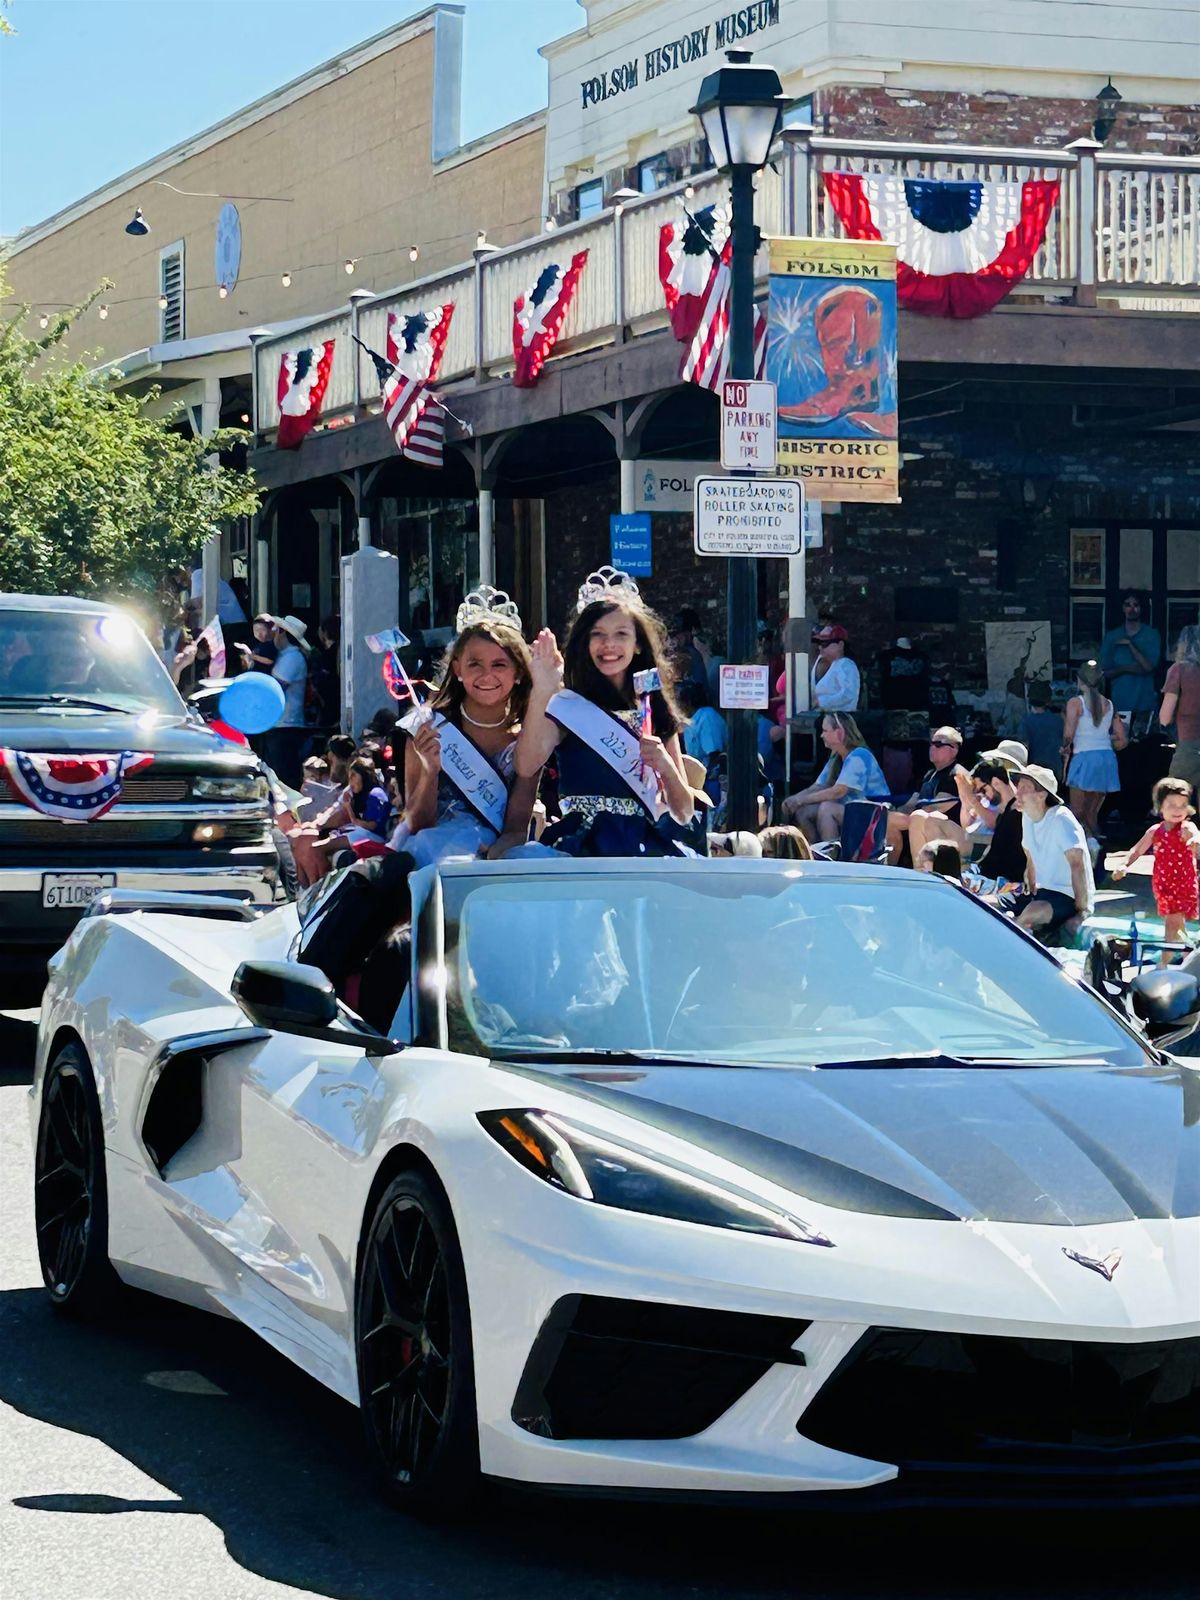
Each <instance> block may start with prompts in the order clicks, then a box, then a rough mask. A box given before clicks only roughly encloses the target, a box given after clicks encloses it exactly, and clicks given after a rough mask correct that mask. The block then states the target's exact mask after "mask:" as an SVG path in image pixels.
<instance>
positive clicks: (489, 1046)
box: [414, 860, 1164, 1071]
mask: <svg viewBox="0 0 1200 1600" xmlns="http://www.w3.org/2000/svg"><path fill="white" fill-rule="evenodd" d="M533 865H534V863H523V864H522V866H523V867H526V868H527V867H529V866H533ZM556 865H557V864H556ZM563 865H564V866H567V863H565V862H564V863H563ZM465 866H466V864H465V863H464V868H465ZM487 866H488V868H489V870H487V871H481V872H478V873H471V872H470V871H469V870H463V869H459V870H456V871H452V872H451V873H449V874H444V875H443V876H442V888H443V918H444V920H443V940H442V947H441V949H440V950H439V952H438V954H437V958H436V959H437V962H438V965H439V968H440V972H441V985H440V986H441V989H442V997H443V1005H444V1017H445V1032H444V1034H443V1038H445V1039H446V1041H447V1044H448V1047H449V1048H450V1049H451V1050H452V1051H456V1052H460V1053H463V1054H469V1055H473V1056H484V1057H486V1058H488V1059H491V1060H495V1061H496V1062H497V1063H502V1062H503V1061H504V1060H505V1059H512V1060H514V1061H516V1060H518V1059H520V1060H525V1061H528V1060H529V1059H531V1055H532V1054H537V1057H538V1059H540V1060H542V1061H544V1062H545V1063H546V1064H547V1065H551V1066H552V1065H553V1064H554V1063H555V1062H556V1060H561V1061H562V1062H563V1063H564V1064H565V1063H567V1062H569V1060H570V1058H571V1057H572V1055H575V1056H576V1057H577V1056H579V1054H580V1053H581V1050H580V1047H579V1046H578V1045H577V1044H576V1043H572V1044H571V1045H569V1046H559V1047H558V1048H555V1046H554V1045H553V1044H551V1043H549V1042H547V1043H546V1044H544V1045H543V1044H540V1043H536V1044H531V1043H523V1042H516V1041H514V1042H513V1044H512V1045H511V1046H510V1047H506V1046H504V1045H500V1044H497V1043H495V1042H493V1041H490V1040H488V1039H485V1038H483V1037H482V1036H481V1035H480V1034H479V1033H478V1032H477V1031H476V1029H475V1027H474V1026H473V1024H472V1021H471V1017H470V1015H469V1013H468V1009H467V1007H466V1005H465V1004H464V1003H463V999H462V997H461V996H460V994H459V992H458V983H459V946H460V942H461V939H462V937H463V920H464V913H465V910H466V903H467V901H468V899H469V898H470V897H471V896H472V895H474V894H475V893H476V892H477V891H478V890H480V889H486V887H487V884H488V883H489V882H494V881H495V880H496V879H497V878H500V879H503V880H504V881H506V882H508V883H520V882H521V881H522V879H524V880H525V881H526V882H536V881H537V878H538V877H540V876H541V874H540V873H537V872H536V869H535V873H529V874H528V875H527V874H526V872H525V871H523V870H521V869H518V870H513V868H512V867H511V866H510V867H509V868H508V870H507V871H504V870H503V868H504V863H500V862H497V863H489V864H487ZM570 866H573V867H581V868H582V869H583V870H578V871H571V870H570V867H568V869H567V871H566V872H565V873H561V874H560V873H559V872H557V871H555V872H554V873H553V876H554V877H555V878H558V877H560V876H561V877H563V878H567V877H569V878H570V879H571V880H572V883H571V885H570V886H568V885H567V884H566V883H565V882H564V884H563V889H562V892H563V896H564V898H570V897H571V895H572V891H573V890H574V891H577V892H578V893H579V894H580V895H582V896H585V897H587V898H592V897H593V896H594V894H595V892H596V891H597V890H598V889H599V887H600V886H599V884H598V883H597V884H590V883H588V882H587V881H586V880H587V879H588V878H591V877H594V876H596V875H597V874H596V873H595V870H594V869H595V868H596V867H599V866H601V863H599V862H595V863H593V862H587V863H571V864H570ZM603 866H604V867H605V868H607V870H604V871H602V872H601V874H600V876H601V877H602V878H603V879H604V880H605V881H607V882H612V883H614V884H615V883H617V882H619V881H621V880H625V879H633V880H635V881H637V882H639V883H641V884H643V885H644V884H645V882H646V880H647V878H648V877H651V876H653V877H659V878H661V879H662V880H663V881H664V883H668V884H669V883H671V882H673V881H674V882H678V881H679V880H680V878H681V875H684V874H688V875H690V874H692V873H696V872H699V873H702V874H703V875H704V878H705V879H706V880H709V886H710V887H712V888H715V887H716V883H717V880H716V878H715V875H716V874H720V880H719V881H720V883H721V889H722V893H721V896H720V897H721V898H725V899H728V900H730V901H732V900H735V899H737V898H739V897H740V895H741V894H742V893H744V892H749V893H751V894H754V893H756V892H757V893H760V894H761V893H763V892H764V891H766V890H767V885H766V884H764V883H763V875H764V872H765V873H766V875H767V876H768V877H769V878H770V879H773V880H784V881H786V880H795V879H804V878H809V879H811V880H813V881H814V882H816V883H821V882H825V883H829V882H831V881H835V880H838V879H841V880H842V881H843V882H847V883H851V882H852V883H853V884H854V885H855V886H856V888H857V889H858V890H859V891H860V892H867V893H871V894H873V895H874V896H876V897H882V896H886V895H888V894H890V893H894V892H896V891H895V890H894V889H892V888H891V887H890V885H892V884H895V885H896V887H897V889H899V888H905V889H908V890H909V891H910V892H917V893H924V894H937V893H940V894H943V895H959V896H961V897H965V902H960V903H965V905H969V906H970V907H971V914H975V915H979V914H982V913H987V914H989V915H990V916H991V917H993V918H994V919H995V922H996V923H997V924H998V926H997V928H996V930H995V934H994V935H993V936H994V937H999V936H1001V935H1000V929H1001V928H1003V930H1004V935H1003V936H1007V937H1015V938H1018V939H1020V940H1023V941H1024V947H1025V949H1027V950H1029V951H1030V952H1031V953H1032V952H1036V953H1037V955H1038V956H1040V957H1041V959H1042V960H1043V961H1046V962H1049V963H1050V967H1051V969H1052V971H1053V974H1054V976H1055V978H1056V979H1057V980H1058V981H1060V982H1061V983H1062V984H1064V985H1069V986H1071V987H1072V988H1073V989H1075V990H1076V991H1078V1000H1079V1001H1081V1002H1082V1003H1084V1004H1086V1005H1090V1006H1098V1007H1099V1008H1100V1010H1101V1011H1102V1012H1103V1014H1104V1017H1105V1019H1106V1021H1107V1023H1108V1025H1109V1026H1110V1027H1111V1026H1112V1025H1113V1024H1115V1025H1116V1031H1117V1033H1118V1034H1119V1035H1121V1036H1123V1039H1124V1042H1126V1043H1128V1044H1129V1045H1130V1046H1131V1054H1133V1055H1135V1056H1136V1058H1137V1060H1136V1062H1133V1061H1129V1060H1125V1061H1123V1062H1121V1061H1114V1060H1109V1059H1108V1058H1107V1057H1105V1058H1104V1059H1102V1060H1100V1061H1098V1063H1097V1064H1102V1065H1116V1066H1121V1067H1122V1068H1123V1069H1124V1070H1134V1069H1135V1068H1136V1067H1137V1066H1143V1065H1145V1066H1158V1065H1161V1064H1162V1061H1163V1059H1164V1058H1163V1056H1162V1053H1161V1052H1160V1051H1159V1050H1158V1049H1157V1048H1156V1047H1155V1046H1154V1044H1153V1043H1152V1041H1150V1040H1149V1039H1148V1038H1147V1037H1146V1036H1145V1035H1144V1034H1143V1033H1142V1032H1141V1030H1140V1029H1138V1027H1137V1026H1136V1024H1135V1023H1134V1022H1133V1021H1131V1019H1130V1018H1128V1017H1127V1016H1125V1015H1124V1014H1123V1013H1122V1012H1121V1011H1120V1010H1119V1009H1118V1008H1117V1007H1115V1006H1113V1005H1112V1004H1111V1002H1109V1001H1108V1000H1107V999H1106V997H1104V996H1102V995H1100V994H1098V993H1097V992H1096V990H1095V989H1094V988H1093V987H1092V986H1091V985H1090V984H1088V983H1087V982H1085V981H1084V980H1083V979H1082V978H1081V977H1079V976H1078V975H1077V974H1075V973H1073V972H1071V971H1069V970H1068V969H1066V968H1065V967H1063V965H1062V964H1061V963H1060V962H1059V961H1057V960H1056V959H1055V957H1054V955H1053V954H1052V953H1051V952H1050V951H1049V950H1047V949H1046V947H1045V946H1044V945H1042V944H1041V943H1040V942H1039V941H1038V940H1036V939H1034V938H1033V937H1032V936H1031V935H1030V934H1028V933H1026V932H1025V931H1024V930H1023V929H1020V928H1018V927H1016V925H1015V924H1014V923H1013V922H1012V921H1011V920H1009V919H1008V918H1006V917H1004V916H1003V915H1002V914H1001V913H1000V912H999V911H997V910H996V909H995V908H994V907H991V906H988V905H986V904H984V903H982V902H981V901H979V899H978V898H977V897H976V896H974V895H971V894H969V892H968V891H967V890H965V889H962V888H960V887H958V886H956V885H954V884H951V883H949V882H945V881H944V880H941V879H938V878H936V877H931V876H929V875H926V874H916V873H913V872H910V871H902V870H900V869H898V868H889V867H884V868H875V867H861V866H857V865H853V866H847V865H830V864H828V863H822V864H819V865H818V864H806V863H795V862H759V861H753V862H737V863H735V862H732V861H731V862H728V863H727V862H724V861H721V862H711V861H707V860H704V861H702V860H696V861H691V862H687V863H680V862H673V863H671V864H670V865H669V866H668V867H660V866H657V865H652V864H650V863H642V862H639V863H637V864H636V865H635V864H634V863H632V862H630V863H625V862H618V861H612V862H606V863H604V864H603ZM497 868H500V869H501V870H500V871H499V872H497V870H496V869H497ZM589 869H591V870H589ZM542 881H543V882H544V881H545V878H543V879H542ZM869 884H871V887H870V888H868V885H869ZM778 888H779V892H784V882H779V884H778ZM934 915H935V916H936V910H934ZM414 956H418V959H419V960H420V961H421V964H422V966H423V965H424V964H425V960H426V959H427V953H421V954H419V955H418V952H417V951H416V950H414ZM1042 1031H1043V1032H1044V1033H1045V1036H1046V1037H1047V1038H1052V1037H1054V1035H1052V1034H1051V1033H1049V1031H1048V1030H1047V1029H1045V1028H1044V1026H1043V1027H1042ZM639 1053H642V1054H645V1055H646V1056H648V1057H656V1056H662V1055H664V1054H670V1053H671V1052H670V1051H668V1050H666V1049H662V1050H659V1049H656V1048H655V1047H654V1046H652V1045H649V1044H647V1045H645V1046H644V1047H639V1045H638V1044H636V1043H635V1042H633V1041H632V1040H624V1039H614V1040H613V1055H614V1057H616V1058H619V1057H621V1056H625V1057H630V1056H634V1055H637V1054H639ZM929 1053H930V1052H926V1051H912V1050H906V1049H905V1048H903V1047H902V1046H898V1048H897V1050H896V1052H895V1058H894V1059H895V1063H896V1064H897V1065H902V1066H903V1065H909V1066H911V1067H912V1068H913V1069H914V1070H915V1069H916V1068H919V1067H920V1066H921V1064H922V1061H921V1057H922V1056H923V1055H926V1054H929ZM932 1053H933V1054H939V1055H942V1056H943V1057H945V1058H951V1057H954V1056H956V1055H957V1053H958V1052H957V1051H955V1050H954V1049H953V1048H952V1046H951V1044H949V1043H945V1044H943V1045H939V1046H936V1047H934V1048H933V1050H932ZM730 1055H731V1052H729V1051H728V1050H723V1049H721V1048H720V1047H718V1046H713V1047H712V1048H709V1049H705V1050H704V1051H699V1050H696V1051H688V1052H681V1053H680V1054H679V1064H680V1065H682V1066H686V1065H689V1064H694V1065H697V1066H709V1065H716V1064H720V1065H722V1066H730V1067H733V1066H738V1067H745V1066H760V1067H763V1068H766V1069H770V1070H788V1069H791V1070H817V1071H821V1070H833V1069H834V1068H835V1067H836V1066H837V1065H839V1063H838V1062H837V1061H833V1062H829V1063H828V1064H822V1063H820V1062H816V1063H810V1062H807V1061H803V1060H799V1059H797V1060H791V1061H789V1060H784V1061H780V1060H778V1059H774V1060H771V1059H767V1060H761V1061H759V1060H754V1059H753V1058H751V1057H750V1056H747V1057H745V1058H738V1059H737V1060H731V1059H730ZM1093 1055H1096V1056H1099V1051H1098V1050H1097V1051H1096V1052H1092V1051H1088V1052H1086V1053H1085V1052H1082V1051H1077V1052H1074V1053H1073V1054H1072V1055H1069V1056H1066V1055H1064V1056H1063V1057H1061V1058H1060V1059H1058V1060H1056V1059H1055V1058H1054V1057H1053V1055H1050V1054H1049V1053H1047V1055H1045V1056H1041V1055H1039V1056H1036V1057H1030V1058H1022V1057H1020V1056H1019V1055H1014V1056H1012V1057H1010V1056H1007V1055H996V1056H992V1057H988V1056H979V1057H973V1056H969V1055H968V1057H967V1059H965V1060H964V1061H963V1063H962V1064H963V1066H964V1067H966V1068H968V1069H975V1068H978V1069H979V1070H984V1069H987V1068H991V1069H992V1070H1004V1069H1006V1068H1009V1067H1011V1068H1012V1069H1013V1070H1019V1069H1027V1068H1030V1067H1038V1066H1040V1067H1047V1068H1053V1067H1056V1066H1061V1067H1070V1066H1077V1065H1080V1064H1083V1063H1084V1059H1085V1056H1086V1060H1087V1061H1088V1062H1090V1061H1091V1060H1092V1057H1093ZM888 1059H891V1058H880V1062H879V1064H880V1065H883V1064H885V1062H886V1061H887V1060H888ZM594 1060H595V1062H596V1064H597V1065H602V1064H603V1060H604V1052H603V1051H596V1052H595V1053H594ZM841 1064H843V1065H850V1063H847V1062H845V1061H843V1062H842V1063H841ZM869 1064H874V1063H873V1062H872V1063H869Z"/></svg>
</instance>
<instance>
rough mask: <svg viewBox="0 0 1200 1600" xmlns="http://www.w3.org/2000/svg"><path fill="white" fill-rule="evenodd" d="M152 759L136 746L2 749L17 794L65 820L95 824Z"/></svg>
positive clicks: (2, 760) (34, 807)
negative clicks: (101, 751) (112, 750)
mask: <svg viewBox="0 0 1200 1600" xmlns="http://www.w3.org/2000/svg"><path fill="white" fill-rule="evenodd" d="M153 760H154V757H153V756H152V755H147V754H146V753H145V752H144V751H142V752H139V751H136V750H122V751H120V752H119V753H118V754H116V755H113V754H108V755H88V756H82V755H80V756H77V755H69V756H68V755H37V754H34V753H32V752H31V751H28V750H9V749H0V763H2V764H3V767H4V773H5V776H6V777H7V779H8V787H9V789H10V791H11V793H12V795H13V798H14V799H16V800H20V801H23V802H24V804H25V805H27V806H29V807H30V808H31V810H33V811H37V812H40V813H41V815H42V816H43V817H56V818H57V819H58V820H59V821H60V822H94V821H95V820H96V818H97V817H102V816H103V815H104V813H105V812H106V811H110V810H111V809H112V807H113V806H115V805H116V803H117V801H118V800H119V799H120V798H121V789H122V786H123V784H124V780H125V778H126V777H127V776H128V775H129V774H130V773H131V772H140V771H141V769H142V768H143V767H148V766H149V765H150V763H151V762H152V761H153Z"/></svg>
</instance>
